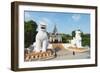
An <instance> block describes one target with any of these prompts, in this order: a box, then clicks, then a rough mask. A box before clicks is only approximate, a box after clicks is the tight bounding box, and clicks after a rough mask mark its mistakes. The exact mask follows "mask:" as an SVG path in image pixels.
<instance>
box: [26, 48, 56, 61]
mask: <svg viewBox="0 0 100 73" xmlns="http://www.w3.org/2000/svg"><path fill="white" fill-rule="evenodd" d="M24 55H25V57H24V60H25V61H35V60H36V61H37V60H49V59H52V58H55V57H56V53H55V51H54V50H52V49H47V51H46V52H34V51H33V52H28V51H27V52H26V53H25V54H24Z"/></svg>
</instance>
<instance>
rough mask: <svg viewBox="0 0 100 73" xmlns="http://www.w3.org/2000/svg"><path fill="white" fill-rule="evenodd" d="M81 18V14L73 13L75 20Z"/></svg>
mask: <svg viewBox="0 0 100 73" xmlns="http://www.w3.org/2000/svg"><path fill="white" fill-rule="evenodd" d="M80 18H81V16H80V14H73V15H72V19H73V20H74V21H79V20H80Z"/></svg>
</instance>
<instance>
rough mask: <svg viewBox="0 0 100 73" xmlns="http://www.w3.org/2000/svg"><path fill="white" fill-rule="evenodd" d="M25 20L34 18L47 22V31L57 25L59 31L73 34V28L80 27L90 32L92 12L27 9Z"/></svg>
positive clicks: (37, 21) (36, 20)
mask: <svg viewBox="0 0 100 73" xmlns="http://www.w3.org/2000/svg"><path fill="white" fill-rule="evenodd" d="M24 16H25V21H29V20H34V21H35V22H36V23H37V24H38V23H39V22H40V21H44V22H45V23H47V31H48V32H52V31H53V28H54V25H56V27H57V29H58V32H60V33H66V34H71V32H72V31H73V30H76V29H80V30H81V31H82V32H84V33H90V14H84V13H67V12H39V11H25V12H24Z"/></svg>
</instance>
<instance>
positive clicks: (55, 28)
mask: <svg viewBox="0 0 100 73" xmlns="http://www.w3.org/2000/svg"><path fill="white" fill-rule="evenodd" d="M53 34H57V27H56V25H55V26H54V29H53Z"/></svg>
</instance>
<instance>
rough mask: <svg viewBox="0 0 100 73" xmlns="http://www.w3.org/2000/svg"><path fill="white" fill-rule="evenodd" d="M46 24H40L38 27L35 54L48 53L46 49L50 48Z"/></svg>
mask: <svg viewBox="0 0 100 73" xmlns="http://www.w3.org/2000/svg"><path fill="white" fill-rule="evenodd" d="M46 26H47V25H46V23H45V22H39V25H38V33H37V35H36V38H35V43H34V44H33V46H34V51H35V52H40V51H42V52H46V49H47V47H48V36H47V32H46Z"/></svg>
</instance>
